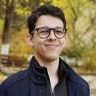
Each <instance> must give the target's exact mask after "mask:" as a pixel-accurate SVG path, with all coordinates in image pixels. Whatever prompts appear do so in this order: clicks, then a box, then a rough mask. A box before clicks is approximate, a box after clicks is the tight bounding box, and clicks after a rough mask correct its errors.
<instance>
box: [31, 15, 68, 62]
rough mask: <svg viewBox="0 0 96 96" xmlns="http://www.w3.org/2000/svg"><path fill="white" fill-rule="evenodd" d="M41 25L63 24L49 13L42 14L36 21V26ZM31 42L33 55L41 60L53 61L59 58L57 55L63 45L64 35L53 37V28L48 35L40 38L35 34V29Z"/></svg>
mask: <svg viewBox="0 0 96 96" xmlns="http://www.w3.org/2000/svg"><path fill="white" fill-rule="evenodd" d="M41 27H48V28H57V27H60V28H63V27H64V25H63V22H62V21H61V20H60V19H59V18H56V17H53V16H50V15H42V16H40V17H39V18H38V20H37V22H36V28H41ZM36 28H35V29H36ZM31 42H32V46H33V49H34V55H35V56H37V57H38V58H39V59H42V60H47V61H53V60H56V59H58V58H59V55H60V54H61V52H62V50H63V48H64V47H65V44H66V37H65V36H64V37H63V38H61V39H58V38H56V37H55V35H54V32H53V30H51V32H50V35H49V36H48V37H47V38H43V39H42V38H40V37H39V35H38V34H37V31H34V33H33V37H32V41H31Z"/></svg>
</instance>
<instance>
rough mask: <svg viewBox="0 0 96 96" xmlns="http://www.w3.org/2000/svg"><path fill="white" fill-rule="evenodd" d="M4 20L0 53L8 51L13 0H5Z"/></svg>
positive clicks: (13, 8)
mask: <svg viewBox="0 0 96 96" xmlns="http://www.w3.org/2000/svg"><path fill="white" fill-rule="evenodd" d="M5 3H6V10H5V21H4V27H3V35H2V46H1V54H8V53H9V33H10V29H11V24H12V18H13V13H14V10H15V2H14V0H6V2H5Z"/></svg>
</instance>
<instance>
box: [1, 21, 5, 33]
mask: <svg viewBox="0 0 96 96" xmlns="http://www.w3.org/2000/svg"><path fill="white" fill-rule="evenodd" d="M3 24H4V20H3V19H0V34H1V30H2V29H3Z"/></svg>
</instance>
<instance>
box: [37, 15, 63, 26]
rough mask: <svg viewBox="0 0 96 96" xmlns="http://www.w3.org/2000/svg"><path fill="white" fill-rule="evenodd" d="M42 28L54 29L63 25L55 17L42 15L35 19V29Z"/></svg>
mask: <svg viewBox="0 0 96 96" xmlns="http://www.w3.org/2000/svg"><path fill="white" fill-rule="evenodd" d="M44 26H47V27H51V28H55V27H63V26H64V25H63V22H62V20H61V19H59V18H57V17H54V16H51V15H42V16H40V17H39V18H38V19H37V22H36V28H39V27H44Z"/></svg>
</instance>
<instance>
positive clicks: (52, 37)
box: [48, 30, 56, 40]
mask: <svg viewBox="0 0 96 96" xmlns="http://www.w3.org/2000/svg"><path fill="white" fill-rule="evenodd" d="M48 39H50V40H56V36H55V34H54V31H53V30H50V35H49V36H48Z"/></svg>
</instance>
